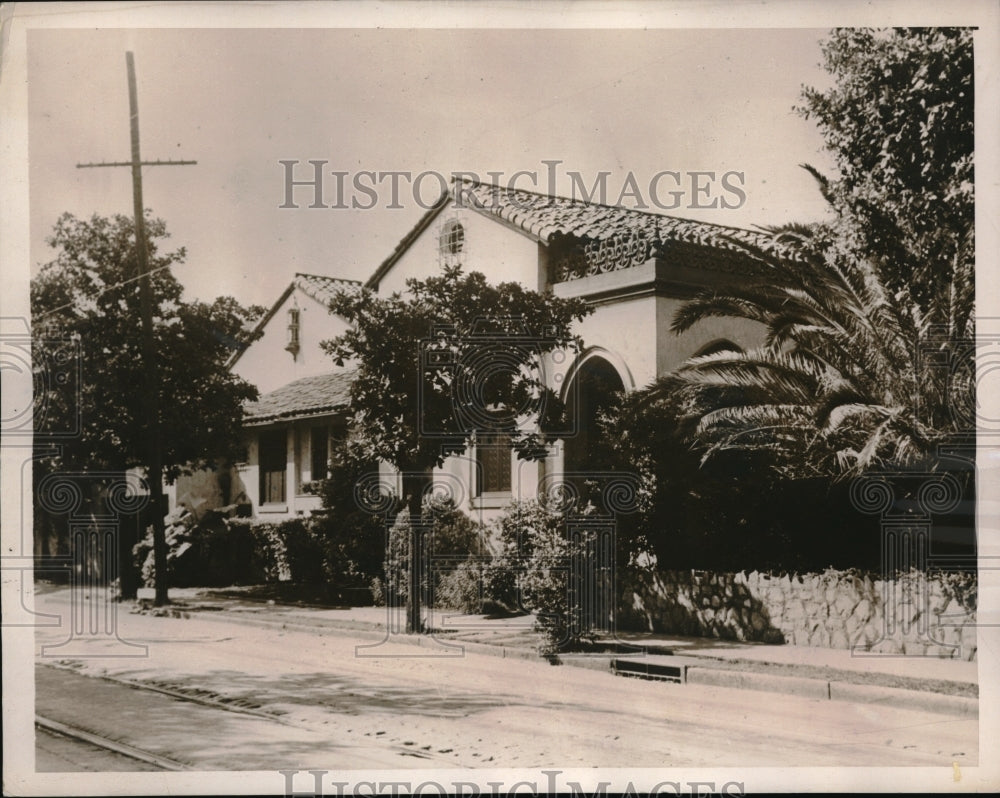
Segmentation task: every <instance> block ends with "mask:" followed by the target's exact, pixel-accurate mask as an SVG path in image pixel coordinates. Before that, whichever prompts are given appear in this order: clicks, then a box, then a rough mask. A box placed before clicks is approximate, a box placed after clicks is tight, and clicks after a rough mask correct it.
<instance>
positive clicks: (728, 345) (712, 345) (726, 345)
mask: <svg viewBox="0 0 1000 798" xmlns="http://www.w3.org/2000/svg"><path fill="white" fill-rule="evenodd" d="M742 351H743V347H741V346H740V345H739V344H734V343H733V342H732V341H730V340H729V339H728V338H717V339H716V340H714V341H711V342H709V343H707V344H705V345H704V346H703V347H702V348H701V349H699V350H698V351H697V352H695V353H694V354H693V355H691V357H704V356H705V355H714V354H716V353H718V352H742Z"/></svg>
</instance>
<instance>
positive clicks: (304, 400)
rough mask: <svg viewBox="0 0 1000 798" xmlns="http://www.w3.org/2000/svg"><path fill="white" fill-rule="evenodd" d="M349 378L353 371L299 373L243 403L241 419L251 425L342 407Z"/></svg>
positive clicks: (328, 411) (350, 378) (343, 406)
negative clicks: (296, 376)
mask: <svg viewBox="0 0 1000 798" xmlns="http://www.w3.org/2000/svg"><path fill="white" fill-rule="evenodd" d="M353 381H354V372H353V371H335V372H331V373H329V374H320V375H319V376H317V377H302V378H301V379H298V380H295V381H294V382H290V383H288V384H287V385H282V386H281V387H280V388H278V389H277V390H274V391H271V393H268V394H264V395H263V396H261V397H260V398H259V399H258V400H257V401H256V402H247V403H246V404H244V405H243V420H244V423H245V424H247V425H249V426H254V425H259V424H267V423H270V422H273V421H287V420H291V419H293V418H304V417H309V416H318V415H323V414H326V413H332V412H334V411H336V410H343V409H345V408H346V407H347V405H348V403H349V401H350V391H351V383H352V382H353Z"/></svg>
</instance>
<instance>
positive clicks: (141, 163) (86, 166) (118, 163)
mask: <svg viewBox="0 0 1000 798" xmlns="http://www.w3.org/2000/svg"><path fill="white" fill-rule="evenodd" d="M196 163H198V162H197V161H170V160H168V161H139V163H138V164H136V163H135V162H134V161H101V162H100V163H78V164H77V165H76V168H77V169H96V168H98V167H100V166H193V165H194V164H196Z"/></svg>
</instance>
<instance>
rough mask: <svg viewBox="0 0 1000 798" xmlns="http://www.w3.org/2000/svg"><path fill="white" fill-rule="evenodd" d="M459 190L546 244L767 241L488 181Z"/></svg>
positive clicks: (473, 204)
mask: <svg viewBox="0 0 1000 798" xmlns="http://www.w3.org/2000/svg"><path fill="white" fill-rule="evenodd" d="M457 191H458V192H460V195H461V202H462V205H463V207H469V208H472V209H474V210H476V211H478V212H480V213H482V214H483V215H486V216H494V217H496V218H498V219H502V220H503V221H505V222H507V223H508V224H510V225H512V226H514V227H516V228H518V229H520V230H521V231H522V232H524V233H526V234H527V235H529V236H530V237H532V238H534V239H535V240H536V241H540V242H541V243H542V244H545V245H548V244H550V243H551V242H552V240H553V238H555V237H557V236H560V235H564V236H573V237H574V238H585V239H590V240H595V241H601V240H605V239H608V238H612V237H614V236H616V235H628V234H631V233H633V232H635V231H637V230H638V231H639V232H641V233H643V234H645V236H646V238H648V239H649V240H650V241H653V242H656V243H660V244H667V243H670V242H674V241H677V242H682V243H687V244H695V245H699V246H707V247H717V248H720V249H735V250H738V249H739V246H738V244H737V243H736V242H742V243H745V244H749V245H751V246H761V245H763V244H765V243H766V242H767V241H768V240H769V236H767V235H766V234H764V233H758V232H754V231H753V230H744V229H742V228H739V227H728V226H726V225H721V224H711V223H709V222H696V221H692V220H691V219H682V218H680V217H677V216H667V215H664V214H660V213H651V212H650V211H640V210H634V209H632V208H623V207H620V206H617V205H601V204H598V203H594V202H583V201H582V200H574V199H569V198H568V197H558V196H554V195H551V194H540V193H538V192H535V191H525V190H523V189H510V188H505V187H504V186H498V185H495V184H492V183H477V182H473V181H470V180H463V181H462V183H461V184H460V187H459V188H458V189H457Z"/></svg>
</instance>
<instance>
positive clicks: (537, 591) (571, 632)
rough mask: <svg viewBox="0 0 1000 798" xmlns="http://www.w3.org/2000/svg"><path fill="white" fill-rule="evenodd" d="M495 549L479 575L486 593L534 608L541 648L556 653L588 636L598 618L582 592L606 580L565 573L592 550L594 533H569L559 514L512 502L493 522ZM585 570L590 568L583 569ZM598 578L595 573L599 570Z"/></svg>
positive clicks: (519, 606)
mask: <svg viewBox="0 0 1000 798" xmlns="http://www.w3.org/2000/svg"><path fill="white" fill-rule="evenodd" d="M495 525H496V531H497V534H498V537H499V540H500V548H501V550H500V554H499V556H498V557H497V558H496V559H495V561H494V563H493V564H492V566H491V567H490V568H488V569H487V571H486V575H485V578H484V583H485V587H486V594H487V596H488V597H489V598H491V599H493V600H495V601H497V602H499V603H500V604H503V605H504V606H506V607H509V608H512V609H513V608H515V607H516V608H517V609H521V610H524V611H532V612H534V613H535V626H536V628H537V629H538V630H539V631H541V632H542V633H543V634H544V643H543V647H542V653H543V654H546V655H555V654H556V653H557V652H559V651H565V650H567V649H572V648H574V647H579V646H580V645H581V643H582V642H583V640H584V639H593V637H594V627H595V626H600V625H601V620H602V619H599V618H595V617H593V616H592V615H590V614H589V611H587V610H585V607H584V604H585V602H584V593H585V591H588V590H590V589H596V590H602V589H607V588H609V587H610V584H595V585H585V584H582V583H579V582H576V581H574V580H573V579H572V578H571V576H570V574H571V572H572V570H573V566H574V564H579V563H582V562H586V560H587V558H588V557H590V556H591V554H592V552H593V551H594V546H593V543H594V535H596V532H593V533H591V532H588V531H586V529H581V530H577V531H576V532H575V534H574V536H573V537H572V539H571V538H570V536H569V535H567V530H566V524H565V521H564V519H563V518H562V517H561V516H560V515H558V514H556V513H553V512H551V511H549V510H547V509H546V508H545V507H543V506H542V505H540V504H539V503H538V502H537V501H534V500H532V501H525V502H516V503H514V504H513V505H511V506H510V507H509V508H508V509H507V511H506V512H505V513H504V514H503V516H501V517H500V518H499V519H498V520H497V521H496V522H495ZM583 573H584V574H587V573H592V571H591V569H589V568H585V569H584V570H583ZM598 577H599V578H600V575H598Z"/></svg>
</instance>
